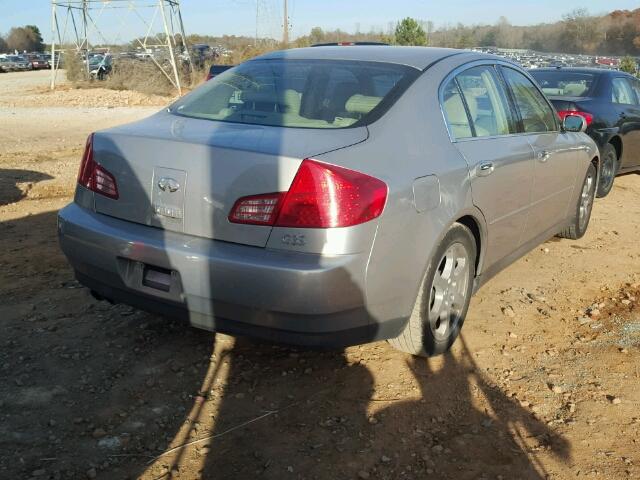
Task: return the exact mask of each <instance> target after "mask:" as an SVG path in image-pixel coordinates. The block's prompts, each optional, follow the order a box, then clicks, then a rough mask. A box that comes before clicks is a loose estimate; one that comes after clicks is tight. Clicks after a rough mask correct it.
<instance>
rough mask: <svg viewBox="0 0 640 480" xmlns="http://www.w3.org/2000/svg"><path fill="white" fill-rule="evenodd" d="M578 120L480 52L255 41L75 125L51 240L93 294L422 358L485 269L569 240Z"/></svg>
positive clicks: (254, 331) (435, 346)
mask: <svg viewBox="0 0 640 480" xmlns="http://www.w3.org/2000/svg"><path fill="white" fill-rule="evenodd" d="M584 128H585V122H584V119H583V118H582V117H580V116H572V115H568V116H567V117H566V118H565V120H564V122H563V124H560V121H559V120H558V116H557V113H556V112H555V110H554V109H553V107H552V106H551V104H550V103H549V102H548V101H547V99H546V98H545V97H544V95H543V94H542V93H541V91H540V90H539V89H538V87H537V86H536V85H535V84H534V82H533V81H532V80H531V78H530V77H529V76H528V75H527V74H526V73H525V72H523V71H522V70H521V69H520V68H519V67H517V66H514V65H512V64H510V63H507V62H504V61H502V60H500V59H498V58H497V57H493V56H490V55H482V54H477V53H472V52H464V51H458V50H448V49H434V48H419V47H388V46H357V47H315V48H307V49H297V50H288V51H282V52H275V53H270V54H267V55H264V56H261V57H258V58H256V59H254V60H251V61H248V62H246V63H244V64H241V65H239V66H237V67H235V68H232V69H230V70H228V71H226V72H224V73H221V74H220V75H218V76H216V77H215V78H214V79H212V80H210V81H209V82H207V83H206V84H205V85H204V86H202V87H200V88H199V89H196V90H195V91H194V92H192V93H190V94H189V95H187V96H185V97H183V98H182V99H180V100H178V101H177V102H176V103H175V104H173V105H172V106H171V107H170V108H168V109H167V110H166V111H162V112H160V113H157V114H156V115H154V116H152V117H150V118H148V119H146V120H142V121H140V122H137V123H133V124H130V125H125V126H121V127H116V128H112V129H109V130H104V131H100V132H97V133H95V134H93V135H91V136H90V137H89V139H88V141H87V145H86V149H85V153H84V156H83V159H82V164H81V168H80V172H79V178H78V185H77V189H76V195H75V200H74V202H73V203H72V204H71V205H69V206H67V207H66V208H64V209H63V210H61V211H60V213H59V222H58V233H59V239H60V244H61V246H62V249H63V251H64V253H65V254H66V256H67V258H68V260H69V262H70V263H71V265H72V266H73V268H74V270H75V274H76V276H77V278H78V280H79V281H80V282H81V283H83V284H84V285H86V286H87V287H89V288H90V289H91V290H92V291H93V292H94V295H96V296H97V297H98V298H104V299H108V300H111V301H114V302H124V303H128V304H130V305H134V306H137V307H139V308H142V309H146V310H149V311H155V312H159V313H161V314H165V315H175V316H181V317H185V318H188V319H189V320H190V322H191V324H192V325H194V326H196V327H200V328H205V329H210V330H217V331H222V332H226V333H230V334H236V335H251V336H257V337H262V338H267V339H271V340H275V341H283V342H289V343H298V344H307V345H309V344H311V345H317V344H324V345H327V344H329V345H349V344H356V343H364V342H369V341H373V340H378V339H389V340H390V342H391V343H392V344H393V345H394V346H396V347H398V348H400V349H402V350H404V351H407V352H410V353H413V354H418V355H434V354H438V353H442V352H444V351H445V350H447V349H448V348H449V347H450V346H451V344H452V343H453V342H454V340H455V338H456V336H457V335H458V333H459V331H460V328H461V327H462V324H463V321H464V318H465V315H466V312H467V308H468V306H469V300H470V297H471V295H472V293H473V292H474V291H475V290H476V289H478V288H479V287H480V286H481V285H482V284H483V283H484V282H486V281H487V280H488V279H489V278H491V276H493V275H494V274H496V273H497V272H498V271H500V270H501V269H503V268H504V267H506V266H507V265H509V264H510V263H512V262H513V261H515V260H516V259H517V258H518V257H520V256H522V255H523V254H525V253H526V252H527V251H529V250H530V249H532V248H533V247H534V246H536V245H538V244H540V243H541V242H543V241H545V240H547V239H548V238H549V237H551V236H553V235H560V236H563V237H568V238H572V239H576V238H579V237H581V236H582V235H583V234H584V233H585V231H586V229H587V225H588V223H589V218H590V214H591V206H592V204H593V198H594V192H595V186H596V183H597V164H598V161H599V159H598V153H597V152H598V150H597V148H596V146H595V144H594V143H593V141H592V140H591V139H590V138H589V137H588V136H587V135H585V134H584V133H582V131H583V130H584Z"/></svg>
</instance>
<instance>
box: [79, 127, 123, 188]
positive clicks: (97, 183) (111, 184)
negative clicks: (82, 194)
mask: <svg viewBox="0 0 640 480" xmlns="http://www.w3.org/2000/svg"><path fill="white" fill-rule="evenodd" d="M78 183H79V184H80V185H82V186H83V187H85V188H88V189H89V190H91V191H93V192H96V193H99V194H101V195H104V196H105V197H109V198H112V199H114V200H117V199H118V186H117V184H116V179H115V178H114V176H113V175H111V173H109V171H108V170H106V169H105V168H104V167H103V166H102V165H100V164H98V163H96V161H95V160H94V159H93V133H92V134H91V135H89V138H87V144H86V145H85V148H84V154H83V155H82V162H81V163H80V171H79V172H78Z"/></svg>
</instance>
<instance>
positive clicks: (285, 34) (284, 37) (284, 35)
mask: <svg viewBox="0 0 640 480" xmlns="http://www.w3.org/2000/svg"><path fill="white" fill-rule="evenodd" d="M287 3H288V2H287V0H284V30H283V32H282V43H283V44H284V47H285V48H287V47H288V46H289V14H288V13H287Z"/></svg>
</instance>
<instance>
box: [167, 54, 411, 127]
mask: <svg viewBox="0 0 640 480" xmlns="http://www.w3.org/2000/svg"><path fill="white" fill-rule="evenodd" d="M419 74H420V71H419V70H417V69H415V68H412V67H407V66H405V65H396V64H388V63H377V62H360V61H347V60H280V59H277V60H253V61H249V62H246V63H243V64H241V65H239V66H237V67H235V68H232V69H231V70H227V71H226V72H224V73H221V74H220V75H218V76H216V77H215V78H213V79H212V80H210V81H209V82H207V83H206V84H205V85H204V86H202V87H200V88H199V89H197V90H195V91H194V92H193V93H191V94H189V95H187V96H186V97H184V99H182V100H180V101H178V102H177V103H176V104H174V105H173V106H172V107H171V110H170V111H171V112H172V113H176V114H178V115H184V116H188V117H194V118H203V119H209V120H218V121H224V122H232V123H245V124H253V125H269V126H280V127H300V128H346V127H352V126H359V125H366V124H368V123H370V122H371V121H373V120H375V119H376V118H379V117H380V116H381V115H382V114H383V113H384V112H385V111H386V110H388V108H389V107H390V106H391V105H392V104H393V103H394V101H395V100H396V99H397V98H398V97H399V96H400V95H401V94H402V93H403V92H404V90H405V89H406V88H407V87H408V86H409V85H410V84H411V82H413V80H414V79H415V78H417V76H418V75H419Z"/></svg>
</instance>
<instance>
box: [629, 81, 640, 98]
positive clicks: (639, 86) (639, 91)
mask: <svg viewBox="0 0 640 480" xmlns="http://www.w3.org/2000/svg"><path fill="white" fill-rule="evenodd" d="M631 87H632V88H633V91H634V92H635V94H636V100H637V102H636V104H637V103H640V80H636V79H635V78H634V79H633V80H631Z"/></svg>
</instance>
